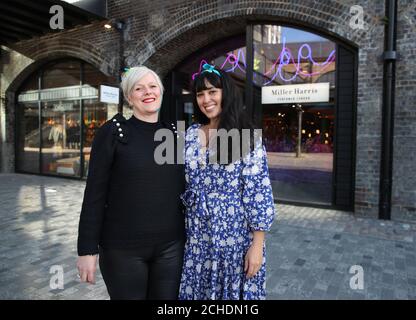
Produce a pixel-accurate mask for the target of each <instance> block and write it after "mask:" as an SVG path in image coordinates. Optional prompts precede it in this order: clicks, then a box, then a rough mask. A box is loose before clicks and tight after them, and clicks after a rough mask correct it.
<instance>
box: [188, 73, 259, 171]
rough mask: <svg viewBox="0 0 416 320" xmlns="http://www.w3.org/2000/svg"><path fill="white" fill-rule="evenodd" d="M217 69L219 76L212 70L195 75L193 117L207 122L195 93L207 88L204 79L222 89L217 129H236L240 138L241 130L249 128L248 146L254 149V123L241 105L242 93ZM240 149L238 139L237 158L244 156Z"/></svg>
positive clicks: (230, 144) (230, 148)
mask: <svg viewBox="0 0 416 320" xmlns="http://www.w3.org/2000/svg"><path fill="white" fill-rule="evenodd" d="M215 70H217V71H218V72H219V73H220V75H221V76H218V75H217V74H216V73H214V72H202V73H200V74H198V75H197V76H196V77H195V80H194V82H193V88H192V95H193V104H194V114H195V119H196V121H197V122H198V123H200V124H202V125H204V124H208V123H209V119H208V118H207V116H205V114H203V113H202V111H201V110H200V109H199V106H198V102H197V93H198V92H201V91H203V90H207V89H208V88H207V86H206V83H205V82H206V81H208V82H209V83H210V84H211V85H212V86H213V87H215V88H219V89H222V101H221V109H222V110H221V113H220V115H219V117H220V120H219V124H218V130H219V129H225V130H226V131H227V132H229V130H231V129H237V130H238V132H239V134H240V135H239V137H240V138H242V137H243V135H242V130H243V129H249V130H250V148H249V150H250V151H252V150H253V149H254V135H253V133H254V131H253V130H254V124H253V122H252V121H251V120H250V118H249V117H248V114H247V111H246V109H245V106H244V105H243V100H242V95H241V93H240V92H239V91H238V88H237V86H236V84H235V83H234V81H233V80H232V79H231V77H230V76H229V75H228V74H227V73H226V72H224V71H222V70H218V69H215ZM218 139H219V137H217V151H218V152H217V160H218V159H219V157H220V144H219V143H218ZM241 151H244V150H243V148H242V139H240V154H239V155H238V156H239V158H241V157H244V156H245V154H243V153H242V152H241ZM232 155H233V153H232V143H230V141H229V143H228V163H231V162H232Z"/></svg>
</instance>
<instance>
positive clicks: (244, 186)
mask: <svg viewBox="0 0 416 320" xmlns="http://www.w3.org/2000/svg"><path fill="white" fill-rule="evenodd" d="M200 126H201V125H199V124H194V125H192V126H191V127H189V128H188V130H187V132H186V137H185V179H186V191H185V192H184V193H183V194H182V196H181V197H182V200H183V202H184V204H185V206H186V214H185V216H186V217H185V219H186V224H185V225H186V235H187V240H186V244H185V254H184V262H183V269H182V279H181V285H180V290H179V299H180V300H238V299H244V300H260V299H265V298H266V281H265V272H266V259H265V247H263V263H262V266H261V269H260V270H259V272H258V273H257V274H256V275H255V276H254V277H252V278H250V279H247V278H246V276H245V272H244V258H245V255H246V253H247V250H248V249H249V247H250V245H251V242H252V239H253V233H252V231H255V230H262V231H268V230H269V229H270V227H271V225H272V222H273V219H274V216H275V206H274V201H273V193H272V188H271V185H270V179H269V172H268V167H267V158H266V151H265V149H264V147H263V146H262V145H261V144H258V145H257V146H256V147H255V148H254V150H253V151H252V152H251V153H250V154H249V155H247V156H246V157H245V158H244V159H243V160H241V159H240V160H238V161H236V162H233V163H231V164H229V165H224V164H218V163H209V160H208V159H209V153H210V151H209V150H208V151H207V152H204V151H202V150H201V148H200V142H199V137H198V129H199V128H200Z"/></svg>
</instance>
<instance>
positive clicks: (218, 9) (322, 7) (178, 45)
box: [126, 0, 379, 75]
mask: <svg viewBox="0 0 416 320" xmlns="http://www.w3.org/2000/svg"><path fill="white" fill-rule="evenodd" d="M350 7H351V4H345V3H344V2H342V1H338V0H332V1H325V2H316V1H312V0H311V1H310V5H305V4H298V3H293V2H291V1H281V2H280V3H270V2H267V1H258V3H256V7H252V6H250V4H248V3H247V2H245V1H244V0H239V1H233V2H232V3H228V2H226V1H219V2H218V1H213V0H210V1H204V2H201V1H198V2H194V3H193V4H192V5H191V6H189V7H187V8H185V9H182V10H181V11H180V12H177V13H176V14H175V15H174V16H172V17H171V19H170V21H171V23H169V26H168V27H166V25H163V26H160V27H159V28H158V29H156V30H154V31H153V32H152V33H151V34H149V35H148V36H147V37H146V38H145V39H144V41H142V42H141V43H140V44H138V45H137V46H136V47H135V48H134V50H133V52H136V53H137V54H135V55H134V56H133V55H132V56H130V57H127V59H126V62H127V64H128V65H133V64H137V63H145V64H146V65H149V66H151V67H153V68H154V69H155V70H157V71H158V72H159V73H160V74H161V75H164V74H165V73H166V72H167V71H168V70H170V69H172V67H173V66H174V65H175V64H176V63H177V62H179V61H181V60H182V59H183V58H184V57H186V56H188V55H189V54H190V53H192V52H193V51H195V50H196V49H199V48H202V47H204V46H205V45H207V44H209V43H212V42H214V41H216V40H217V39H220V38H225V37H227V36H232V35H234V34H236V33H238V32H242V31H244V25H245V24H246V23H247V21H248V20H258V21H271V22H274V23H280V24H284V25H288V26H293V27H298V28H302V29H306V30H309V31H311V32H315V33H318V34H321V35H324V36H327V37H330V38H331V39H332V40H337V39H338V40H339V41H341V42H343V43H345V44H349V45H351V46H353V47H360V45H361V44H363V43H365V40H366V38H367V36H368V34H371V30H370V29H371V28H374V27H375V26H376V25H377V24H379V23H377V22H378V20H379V18H378V15H377V13H376V11H374V12H369V11H368V10H366V11H365V12H364V21H365V29H364V30H362V29H352V28H351V27H350V25H349V24H350V20H351V17H352V15H351V13H350ZM294 22H295V23H294ZM166 56H169V57H168V59H166ZM161 59H163V63H161V62H160V60H161Z"/></svg>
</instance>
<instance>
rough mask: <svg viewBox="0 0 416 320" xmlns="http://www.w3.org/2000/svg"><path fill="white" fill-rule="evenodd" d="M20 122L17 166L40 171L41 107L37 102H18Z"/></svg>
mask: <svg viewBox="0 0 416 320" xmlns="http://www.w3.org/2000/svg"><path fill="white" fill-rule="evenodd" d="M18 110H19V117H20V118H21V119H22V121H20V122H19V127H18V139H17V146H18V147H17V150H18V152H17V154H16V159H17V167H18V168H20V170H23V171H27V172H33V173H39V151H40V144H39V137H40V130H39V108H38V103H37V102H26V103H19V104H18Z"/></svg>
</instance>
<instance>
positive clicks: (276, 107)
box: [253, 25, 335, 204]
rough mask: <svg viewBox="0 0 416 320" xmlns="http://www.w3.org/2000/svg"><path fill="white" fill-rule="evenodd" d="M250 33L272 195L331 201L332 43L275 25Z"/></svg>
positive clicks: (261, 26) (319, 202) (333, 103)
mask: <svg viewBox="0 0 416 320" xmlns="http://www.w3.org/2000/svg"><path fill="white" fill-rule="evenodd" d="M253 39H254V41H253V86H254V108H255V112H256V113H257V114H259V118H260V119H261V125H262V128H263V139H264V143H265V145H266V150H267V152H268V161H269V168H270V178H271V181H272V185H273V191H274V193H275V197H276V198H277V199H278V200H280V199H281V200H287V201H295V202H298V201H302V202H309V203H317V204H330V203H331V201H332V200H331V199H332V194H331V193H332V191H331V190H332V170H333V136H334V120H335V119H334V110H335V101H334V91H335V44H334V43H333V42H331V41H329V40H327V39H325V38H322V37H320V36H318V35H315V34H313V33H309V32H305V31H302V30H298V29H294V28H288V27H283V26H277V25H256V26H254V28H253ZM316 84H323V85H325V87H324V89H322V88H320V87H319V89H318V87H317V86H316ZM293 85H295V86H293ZM267 87H271V90H264V89H265V88H267ZM315 91H316V92H319V96H318V94H317V95H316V96H317V97H315V96H314V95H313V93H314V92H315ZM321 91H322V92H321ZM321 95H322V97H321ZM309 100H312V101H314V102H309ZM292 101H293V102H292ZM299 123H300V124H301V125H300V126H299ZM299 145H300V148H299Z"/></svg>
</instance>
